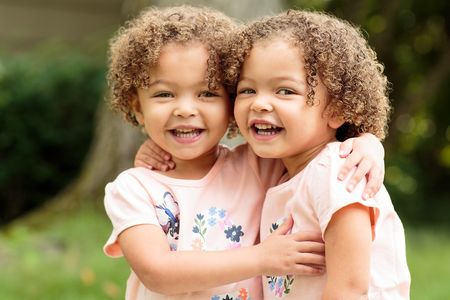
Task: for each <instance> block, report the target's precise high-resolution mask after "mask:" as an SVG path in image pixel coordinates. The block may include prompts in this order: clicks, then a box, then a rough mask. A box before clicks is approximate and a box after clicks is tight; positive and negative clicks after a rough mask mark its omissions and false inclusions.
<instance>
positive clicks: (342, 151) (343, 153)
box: [339, 138, 354, 157]
mask: <svg viewBox="0 0 450 300" xmlns="http://www.w3.org/2000/svg"><path fill="white" fill-rule="evenodd" d="M353 140H354V138H350V139H346V140H345V141H343V142H342V143H341V145H340V146H339V156H340V157H347V156H348V155H349V154H350V153H351V152H352V149H353Z"/></svg>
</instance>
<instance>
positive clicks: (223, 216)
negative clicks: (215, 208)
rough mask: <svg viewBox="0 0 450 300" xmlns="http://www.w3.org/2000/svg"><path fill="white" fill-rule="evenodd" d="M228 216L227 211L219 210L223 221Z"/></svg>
mask: <svg viewBox="0 0 450 300" xmlns="http://www.w3.org/2000/svg"><path fill="white" fill-rule="evenodd" d="M226 214H227V211H226V210H225V209H221V210H219V217H221V218H222V219H223V218H225V215H226Z"/></svg>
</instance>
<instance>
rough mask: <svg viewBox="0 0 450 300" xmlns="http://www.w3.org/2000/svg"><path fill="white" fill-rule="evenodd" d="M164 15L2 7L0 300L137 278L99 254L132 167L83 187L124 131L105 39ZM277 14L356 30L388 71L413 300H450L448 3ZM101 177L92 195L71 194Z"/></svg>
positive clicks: (313, 4) (99, 7)
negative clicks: (119, 182)
mask: <svg viewBox="0 0 450 300" xmlns="http://www.w3.org/2000/svg"><path fill="white" fill-rule="evenodd" d="M157 2H158V1H139V0H95V1H88V0H64V1H56V0H41V1H31V0H17V1H7V0H0V28H2V30H1V31H0V199H1V200H0V270H1V272H0V298H1V299H5V300H8V299H12V300H15V299H123V297H124V287H125V281H126V278H127V276H128V273H129V270H128V267H127V265H126V263H125V262H124V260H123V259H116V260H113V259H110V258H106V257H105V256H104V255H103V253H102V250H101V248H102V245H103V243H104V241H105V240H106V238H107V237H108V234H109V232H110V229H111V228H110V223H109V221H108V219H107V218H106V216H105V214H104V211H103V208H102V198H101V193H102V186H103V185H104V181H105V180H108V179H110V178H114V177H115V176H116V175H117V173H118V170H119V169H120V168H123V166H118V167H116V169H113V170H114V171H111V169H110V168H111V166H109V165H110V164H111V165H113V164H115V162H114V160H115V157H110V161H109V162H108V160H107V159H106V160H105V162H103V161H102V162H101V163H102V164H100V163H98V159H96V160H95V162H96V164H95V170H94V171H92V170H90V172H91V173H90V174H94V175H91V177H86V176H83V174H85V173H87V171H86V169H89V165H93V163H92V161H93V160H92V155H91V160H89V157H90V156H89V155H90V154H92V153H93V152H100V153H109V152H107V150H106V148H108V147H111V146H105V145H104V144H102V145H103V146H98V147H97V146H95V145H97V144H98V140H100V137H99V136H106V138H107V140H106V141H107V142H106V144H108V142H109V143H111V140H113V139H114V137H113V136H111V137H110V136H109V133H108V131H105V130H104V129H102V128H104V127H105V126H106V127H108V128H109V127H110V128H112V130H114V129H115V128H116V127H114V126H113V125H111V126H108V124H114V123H111V122H110V123H108V122H109V121H108V119H107V118H102V116H103V114H104V103H103V102H104V97H105V89H106V82H105V70H106V49H107V42H108V39H109V38H110V37H111V35H112V34H113V32H114V31H115V30H116V29H117V28H118V27H119V25H120V24H122V23H123V21H124V20H126V19H128V18H129V17H130V16H131V15H132V14H133V13H134V12H135V11H136V10H137V8H139V7H142V6H144V5H146V4H149V3H155V4H158V3H159V2H158V3H157ZM182 2H183V1H180V2H179V3H182ZM192 2H193V1H190V3H192ZM197 2H198V3H200V4H203V5H204V4H208V2H209V1H197ZM211 2H214V3H213V4H214V5H216V6H217V3H218V2H220V1H211ZM222 2H224V3H226V4H225V5H228V4H227V3H231V2H233V1H228V2H227V1H222ZM281 5H282V6H283V7H284V8H308V9H319V10H325V11H328V12H331V13H333V14H335V15H337V16H338V17H341V18H343V19H346V20H349V21H351V22H352V23H354V24H358V25H360V26H361V28H362V29H363V31H364V32H365V34H366V36H367V38H368V40H369V42H370V44H371V45H372V46H373V48H374V49H375V51H376V52H377V53H378V55H379V59H380V61H381V62H383V64H384V65H385V72H386V74H387V76H388V78H389V80H390V82H391V83H392V93H391V99H392V104H393V106H394V114H393V116H392V120H391V123H390V131H389V136H388V138H387V139H386V141H384V146H385V149H386V177H385V184H386V186H387V188H388V190H389V192H390V194H391V197H392V199H393V202H394V205H395V206H396V209H397V211H398V213H399V215H400V216H401V218H402V220H403V221H404V224H405V227H406V234H407V250H408V261H409V266H410V270H411V274H412V292H411V299H436V300H438V299H439V300H440V299H450V289H449V288H448V282H450V217H449V214H450V122H449V120H450V40H449V33H450V2H449V1H447V0H434V1H425V2H424V1H418V0H381V1H373V0H361V1H350V0H310V1H306V0H304V1H286V0H285V1H281ZM219 7H220V6H219ZM105 120H106V121H105ZM102 124H107V125H105V126H103V125H102ZM102 126H103V127H102ZM96 132H99V133H100V135H96ZM108 145H109V144H108ZM102 147H104V148H102ZM99 149H100V150H99ZM129 152H132V153H131V154H129V155H128V160H127V159H125V166H126V165H127V164H131V160H130V159H129V156H130V155H131V157H132V155H133V153H134V152H133V151H129ZM104 156H108V155H104ZM108 157H109V156H108ZM108 157H107V158H108ZM120 157H122V156H120ZM99 170H100V171H101V170H108V172H106V171H105V173H108V174H106V175H105V174H103V173H99V172H100V171H99ZM92 172H93V173H92ZM99 174H100V175H99ZM86 178H88V179H86ZM92 178H94V179H98V178H100V179H101V180H99V181H100V184H97V183H96V186H97V187H96V188H84V189H83V188H73V187H74V186H77V187H79V186H82V187H84V186H86V181H89V183H91V185H93V184H92V182H97V181H96V180H94V179H92ZM81 179H82V180H81ZM80 182H81V183H80ZM98 186H100V187H98ZM68 194H70V195H71V196H70V197H67V195H68ZM61 195H64V196H61ZM68 199H69V200H68ZM74 199H75V200H74ZM61 203H62V204H61Z"/></svg>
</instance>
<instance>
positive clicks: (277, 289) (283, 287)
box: [266, 218, 294, 298]
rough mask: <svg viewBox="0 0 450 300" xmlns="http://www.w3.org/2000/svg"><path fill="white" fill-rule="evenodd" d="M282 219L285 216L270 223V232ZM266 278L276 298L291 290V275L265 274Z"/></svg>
mask: <svg viewBox="0 0 450 300" xmlns="http://www.w3.org/2000/svg"><path fill="white" fill-rule="evenodd" d="M284 220H285V218H281V219H278V220H277V221H276V222H275V223H272V226H271V228H270V229H269V231H270V233H272V232H273V231H275V230H276V229H277V228H278V227H279V226H280V225H281V224H283V222H284ZM266 280H267V285H268V287H269V290H270V291H271V292H272V293H273V294H274V295H275V297H277V298H282V297H283V296H285V295H287V294H289V293H290V292H291V287H292V285H293V284H294V276H293V275H286V276H266Z"/></svg>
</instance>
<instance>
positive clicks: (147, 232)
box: [119, 223, 324, 295]
mask: <svg viewBox="0 0 450 300" xmlns="http://www.w3.org/2000/svg"><path fill="white" fill-rule="evenodd" d="M291 226H292V223H291V224H290V225H289V224H287V225H283V226H280V228H279V229H278V230H276V231H275V232H274V233H272V235H270V236H269V237H268V238H267V240H265V241H264V242H263V243H261V244H259V245H255V246H251V247H242V248H239V249H233V250H226V251H170V249H169V245H168V243H167V240H166V236H165V234H164V233H163V231H162V230H161V228H159V227H157V226H154V225H138V226H134V227H131V228H129V229H127V230H125V231H124V232H123V233H121V234H120V236H119V243H120V247H121V249H122V252H123V254H124V256H125V258H126V259H127V261H128V263H129V264H130V266H131V268H132V269H133V270H134V272H135V273H136V275H137V276H138V277H139V279H140V280H141V281H142V282H143V284H144V285H145V286H146V287H147V288H148V289H150V290H152V291H154V292H157V293H161V294H166V295H171V294H178V293H185V292H191V291H198V290H204V289H208V288H212V287H216V286H221V285H224V284H228V283H231V282H237V281H241V280H244V279H247V278H251V277H255V276H259V275H263V274H273V275H277V274H279V275H286V274H294V275H300V274H301V275H315V274H321V273H322V270H321V266H323V264H324V256H323V251H324V245H323V242H320V241H317V240H320V234H313V233H302V234H300V233H298V234H293V235H284V234H285V233H286V232H287V231H288V230H289V229H290V227H291Z"/></svg>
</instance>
